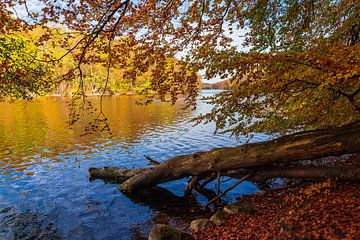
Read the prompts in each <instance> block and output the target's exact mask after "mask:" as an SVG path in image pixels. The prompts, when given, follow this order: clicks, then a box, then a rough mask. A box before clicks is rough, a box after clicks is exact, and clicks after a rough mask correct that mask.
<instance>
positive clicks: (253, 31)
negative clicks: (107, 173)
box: [0, 0, 360, 186]
mask: <svg viewBox="0 0 360 240" xmlns="http://www.w3.org/2000/svg"><path fill="white" fill-rule="evenodd" d="M38 2H40V3H42V4H43V9H42V10H41V11H39V10H38V9H33V10H31V9H29V8H28V7H27V2H26V1H15V0H13V1H6V2H5V4H3V5H2V6H1V10H0V12H1V14H2V16H5V17H3V18H5V19H6V21H3V22H4V23H2V24H3V25H4V26H3V27H2V28H1V29H2V31H4V32H8V31H10V30H11V29H15V28H19V27H23V28H29V27H30V28H31V26H33V25H38V24H40V25H46V24H49V23H54V22H55V23H62V24H65V25H66V26H67V28H68V29H69V34H68V35H67V37H65V38H64V39H65V40H64V41H66V40H67V39H68V38H71V36H72V34H80V35H81V36H82V38H81V40H79V41H78V42H77V43H76V44H74V45H73V46H71V47H70V46H69V52H71V51H75V49H80V52H79V54H78V55H77V61H78V65H77V67H76V69H75V70H76V71H77V73H78V74H77V76H78V77H79V79H80V86H81V83H82V80H83V70H82V65H83V64H84V63H86V62H87V61H90V60H91V61H94V60H93V59H91V56H90V55H89V54H87V53H88V52H89V51H91V50H92V49H94V48H95V47H96V44H95V40H96V39H101V40H103V41H107V43H108V45H107V46H105V49H106V51H107V52H108V60H107V66H108V68H110V67H111V66H112V65H113V64H114V63H120V65H121V63H125V62H126V61H127V59H129V58H130V56H129V54H127V53H128V52H129V49H134V50H135V51H136V53H134V54H135V55H136V58H134V59H136V60H138V59H141V61H136V63H135V64H134V67H132V68H131V69H130V70H129V71H127V74H126V77H127V78H129V79H133V78H134V77H136V76H138V75H139V74H142V73H145V72H148V71H150V72H151V73H152V74H151V76H150V78H151V81H150V86H151V89H152V90H153V91H154V92H156V96H158V97H159V98H160V99H162V100H169V99H168V96H170V100H171V101H173V102H174V101H176V100H177V98H178V97H179V96H180V95H182V94H185V96H186V100H187V101H188V103H189V106H194V104H195V100H196V95H197V84H196V82H197V81H196V79H197V78H196V76H195V75H194V74H189V69H191V70H194V71H200V70H204V71H205V76H206V77H207V78H212V77H215V76H219V77H221V78H223V79H228V78H230V79H231V82H232V85H233V88H232V89H231V90H230V91H226V92H223V93H221V94H218V95H216V96H214V97H210V98H208V100H209V101H210V102H211V103H213V104H214V108H213V110H212V111H211V113H209V114H206V115H203V116H199V117H198V118H197V120H198V121H205V122H209V121H215V122H216V126H217V130H218V131H220V132H221V131H226V132H231V133H233V134H235V135H239V134H249V133H252V132H269V133H289V132H294V131H300V130H319V129H332V128H335V127H341V126H345V125H348V124H352V125H351V126H357V125H356V122H358V121H359V120H360V72H359V69H360V4H359V3H358V1H356V0H340V1H335V0H325V1H317V0H310V1H309V0H279V1H275V0H258V1H245V0H244V1H234V0H215V1H210V0H193V1H190V0H189V1H182V0H170V1H162V0H157V1H155V0H144V1H136V2H135V1H130V0H123V1H119V0H109V1H90V0H83V1H75V0H67V1H65V2H66V4H59V3H57V2H56V1H45V0H44V1H43V0H38ZM14 4H15V5H16V4H17V5H19V6H23V7H24V9H25V10H26V11H25V12H27V14H26V16H25V17H24V18H23V20H24V21H26V22H27V23H25V22H24V21H20V20H19V18H18V17H15V16H14V14H12V13H11V11H9V9H10V7H12V5H14ZM27 24H28V25H27ZM240 35H241V36H240ZM45 36H46V35H45ZM231 36H234V37H237V38H239V37H240V39H242V40H243V42H242V43H237V42H236V41H235V42H234V39H233V38H232V37H231ZM44 38H46V37H44ZM120 38H122V39H126V42H125V43H124V44H122V45H119V44H117V45H115V44H113V42H114V41H113V40H114V39H120ZM241 46H242V47H243V48H241ZM179 53H181V54H182V55H184V57H183V58H182V59H181V61H179V63H180V64H181V67H180V68H178V69H175V68H174V67H171V66H169V64H167V60H166V59H167V58H169V57H174V56H177V55H178V54H179ZM164 66H166V67H164ZM354 129H355V130H356V131H355V134H353V135H351V136H352V137H353V139H352V140H353V142H355V143H358V141H359V132H358V131H357V129H358V128H357V127H355V128H354ZM341 131H342V130H341ZM300 135H301V134H300ZM335 135H336V134H335ZM335 135H332V136H334V137H335ZM316 136H317V135H316V134H315V135H314V139H316V138H315V137H316ZM295 139H296V138H295ZM330 140H331V139H330ZM330 140H329V141H330ZM333 140H335V138H334V139H333ZM339 144H341V143H339ZM342 144H343V143H342ZM302 146H304V147H305V145H302ZM347 151H349V152H358V151H359V149H358V147H357V146H354V148H352V150H350V149H347ZM341 152H342V153H344V152H346V151H345V150H344V151H341ZM331 154H333V152H332V150H331V149H328V148H326V149H323V152H322V154H321V155H331ZM337 154H340V153H339V152H338V153H337ZM304 157H305V156H304ZM279 158H281V157H280V156H279ZM279 160H280V159H279ZM203 161H205V162H206V161H210V160H209V159H208V160H206V159H204V160H203ZM233 161H241V160H240V159H236V158H234V159H233ZM264 164H270V162H264ZM240 165H241V164H240ZM240 165H239V166H240ZM159 166H160V165H159ZM161 166H162V165H161ZM161 166H160V167H161ZM228 167H229V169H230V168H231V167H230V165H228ZM225 168H226V166H225V167H224V168H222V169H215V171H217V170H221V171H223V170H225ZM154 169H159V167H155V168H154ZM151 171H157V170H151ZM204 173H208V170H206V171H204ZM187 174H188V175H192V174H191V171H190V172H188V173H187ZM183 175H184V174H182V175H181V176H183ZM185 175H186V174H185ZM195 175H201V171H198V172H196V174H195ZM144 176H145V175H141V174H140V176H138V177H137V179H140V178H142V177H144ZM158 177H159V178H161V174H160V175H159V176H158ZM130 180H131V179H130ZM154 182H156V181H154ZM128 183H129V182H128ZM125 186H126V184H125Z"/></svg>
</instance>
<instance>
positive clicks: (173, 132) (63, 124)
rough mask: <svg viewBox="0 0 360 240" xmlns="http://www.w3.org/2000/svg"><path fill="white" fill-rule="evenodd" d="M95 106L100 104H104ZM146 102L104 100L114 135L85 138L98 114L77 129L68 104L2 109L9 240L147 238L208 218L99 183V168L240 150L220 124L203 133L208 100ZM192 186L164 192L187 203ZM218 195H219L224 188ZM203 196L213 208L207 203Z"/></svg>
mask: <svg viewBox="0 0 360 240" xmlns="http://www.w3.org/2000/svg"><path fill="white" fill-rule="evenodd" d="M214 93H215V91H202V93H201V94H202V96H208V95H211V94H214ZM89 100H90V101H91V102H93V104H94V106H96V105H97V104H98V102H99V97H90V98H89ZM137 100H138V97H136V96H106V97H104V102H103V106H104V109H103V110H104V113H105V115H106V117H107V118H108V123H109V127H110V129H111V133H112V134H109V133H107V132H104V133H101V132H96V133H93V134H88V135H85V136H84V135H83V133H84V129H85V124H87V121H88V120H89V119H86V118H91V116H88V115H86V116H85V117H84V118H82V119H81V120H80V122H79V123H78V124H77V125H75V126H73V127H71V128H70V127H69V125H68V124H67V121H68V118H69V109H68V105H67V104H68V99H66V98H63V97H41V98H38V99H35V100H34V101H32V102H24V101H17V102H15V103H12V104H10V103H0V239H30V238H31V239H143V238H144V237H146V235H147V234H148V232H149V230H150V229H151V227H152V226H153V224H154V223H157V222H161V223H163V222H165V223H169V224H171V225H177V226H178V225H180V224H181V223H184V222H185V223H186V222H187V221H188V219H186V218H191V217H195V215H196V214H198V212H197V211H196V210H194V209H191V208H187V206H182V205H181V204H180V205H179V206H174V209H176V210H174V209H170V206H171V205H174V202H172V201H173V200H171V199H173V198H171V197H170V198H166V197H164V198H163V201H165V202H162V203H160V202H158V204H156V201H153V202H155V204H154V203H150V202H146V201H142V200H141V199H140V200H139V199H129V198H128V197H126V196H124V195H122V193H121V192H119V190H118V187H119V184H111V183H105V182H104V181H102V180H94V181H90V180H89V175H88V168H89V167H102V166H122V167H143V166H147V165H148V164H149V162H148V161H147V160H146V159H145V158H144V156H143V155H149V156H151V157H152V158H154V159H156V160H158V161H164V160H166V159H168V158H170V157H173V156H176V155H179V154H187V153H192V152H197V151H207V150H210V149H211V148H214V147H224V146H235V145H238V144H240V143H239V142H238V141H237V140H236V139H235V138H233V137H230V136H229V135H214V134H213V132H214V130H215V128H214V125H212V124H209V125H197V126H195V127H194V126H193V125H194V123H193V122H191V119H192V118H193V117H194V116H196V115H197V114H199V113H205V112H208V111H209V110H210V109H211V106H210V105H208V104H205V103H203V102H202V101H201V100H200V99H199V100H198V108H197V109H196V110H194V111H191V110H183V109H182V108H183V106H184V105H183V104H182V103H181V102H180V103H178V104H176V105H175V106H172V105H171V104H169V103H161V102H155V103H153V104H151V105H146V106H145V105H138V104H136V102H137ZM90 120H91V119H90ZM266 139H267V136H266V135H265V134H256V135H255V137H254V138H253V139H252V142H258V141H264V140H266ZM242 140H243V141H245V140H246V139H242ZM231 183H232V181H228V182H226V183H224V184H223V185H222V188H223V189H226V187H227V186H229V185H231ZM186 184H187V181H186V179H182V180H178V181H174V182H170V183H166V184H162V187H164V188H166V189H168V190H171V192H172V193H173V194H174V197H175V199H177V198H178V200H180V201H181V196H182V195H183V190H184V188H185V186H186ZM210 187H212V188H213V189H215V183H213V184H211V186H210ZM254 191H257V188H256V186H255V185H253V184H252V183H249V182H244V183H242V184H240V185H239V186H238V187H237V188H236V189H235V190H233V191H232V192H231V193H230V195H229V196H227V198H226V200H228V201H232V200H233V199H234V198H235V197H237V196H239V195H241V194H251V193H253V192H254ZM195 197H196V200H197V202H198V203H200V204H203V203H206V199H205V198H204V197H203V196H201V195H195ZM150 198H151V197H149V199H150ZM167 199H168V200H167ZM166 201H168V202H166ZM175 202H176V201H175ZM167 206H169V207H167ZM189 209H190V210H189ZM192 212H193V214H194V216H193V215H191V213H192ZM184 219H185V220H184Z"/></svg>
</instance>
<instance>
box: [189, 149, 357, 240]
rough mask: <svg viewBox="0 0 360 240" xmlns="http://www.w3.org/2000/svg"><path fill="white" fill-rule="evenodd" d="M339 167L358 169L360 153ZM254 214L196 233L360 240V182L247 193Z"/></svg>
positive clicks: (245, 199) (233, 216) (243, 199)
mask: <svg viewBox="0 0 360 240" xmlns="http://www.w3.org/2000/svg"><path fill="white" fill-rule="evenodd" d="M336 162H337V164H338V165H342V166H343V165H345V166H346V167H350V168H354V169H355V167H356V166H358V165H360V155H353V156H352V157H351V158H350V159H349V160H348V161H344V160H340V161H336ZM238 202H246V203H247V204H249V205H250V206H251V207H252V209H253V211H252V213H235V214H231V215H227V216H225V217H224V222H223V223H221V224H219V225H216V224H211V226H208V227H206V228H203V229H200V230H198V231H194V232H191V235H192V237H194V239H197V240H201V239H210V240H211V239H214V240H215V239H349V240H350V239H360V183H359V182H340V181H335V180H331V181H330V180H325V181H322V182H313V183H312V182H301V183H300V184H299V185H297V186H290V187H284V188H281V189H277V190H269V191H261V192H259V193H254V194H252V195H243V196H241V197H239V198H238Z"/></svg>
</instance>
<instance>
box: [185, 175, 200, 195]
mask: <svg viewBox="0 0 360 240" xmlns="http://www.w3.org/2000/svg"><path fill="white" fill-rule="evenodd" d="M198 181H199V176H194V177H192V178H191V179H190V180H189V183H188V185H187V187H186V189H185V196H189V195H190V193H191V191H192V190H193V189H194V187H195V186H196V185H197V183H198Z"/></svg>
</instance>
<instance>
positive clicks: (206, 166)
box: [90, 124, 360, 193]
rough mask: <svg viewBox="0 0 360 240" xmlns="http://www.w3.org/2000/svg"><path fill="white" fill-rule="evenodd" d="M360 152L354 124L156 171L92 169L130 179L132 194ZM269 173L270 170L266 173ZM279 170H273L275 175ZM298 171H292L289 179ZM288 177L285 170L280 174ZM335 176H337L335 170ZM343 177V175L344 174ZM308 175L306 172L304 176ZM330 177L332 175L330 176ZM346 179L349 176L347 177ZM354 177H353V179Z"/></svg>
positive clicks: (126, 186)
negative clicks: (212, 176) (172, 183)
mask: <svg viewBox="0 0 360 240" xmlns="http://www.w3.org/2000/svg"><path fill="white" fill-rule="evenodd" d="M357 152H360V124H354V125H351V126H346V127H342V128H337V129H330V130H322V131H311V132H303V133H297V134H293V135H289V136H284V137H280V138H278V139H275V140H271V141H267V142H261V143H253V144H245V145H241V146H237V147H226V148H216V149H212V150H210V151H208V152H197V153H194V154H189V155H181V156H176V157H174V158H171V159H169V160H167V161H165V162H164V163H161V164H159V165H157V166H155V167H152V168H143V169H135V170H133V169H130V170H129V169H127V170H125V169H117V170H115V169H114V168H107V170H106V169H101V170H100V169H97V170H94V169H91V170H90V175H91V176H93V177H94V176H95V175H96V174H99V173H100V172H101V173H102V174H105V175H106V174H107V175H111V174H113V175H114V173H115V175H116V176H117V177H118V178H121V177H124V176H125V177H124V178H123V180H126V178H128V179H127V180H126V181H125V182H124V183H123V184H122V186H121V188H120V189H121V191H123V192H125V193H132V192H134V191H136V190H137V189H139V188H146V187H151V186H155V185H157V184H160V183H163V182H167V181H171V180H175V179H179V178H183V177H186V176H204V175H207V174H209V173H213V172H227V171H229V170H238V169H242V168H246V169H250V170H254V171H256V168H259V167H264V166H271V165H274V164H278V163H289V162H296V161H300V160H312V159H316V158H321V157H326V156H336V155H342V154H345V153H357ZM316 171H318V170H316ZM316 171H314V170H312V171H308V172H307V174H310V173H311V174H310V175H311V176H312V177H316V176H319V177H321V176H325V175H326V174H324V172H323V171H328V170H324V169H323V171H320V170H319V171H318V172H317V173H316V174H315V172H316ZM265 172H266V171H265ZM274 172H275V171H274V170H272V174H271V175H274V174H273V173H274ZM290 172H292V175H294V173H295V172H296V171H294V170H292V171H290V170H288V171H287V172H286V173H287V174H288V175H287V176H290V175H291V174H290ZM278 173H279V174H280V175H281V174H282V175H284V171H282V172H278ZM328 173H331V174H330V175H331V176H334V175H335V176H337V175H338V174H339V173H336V174H333V173H335V171H334V170H331V171H330V172H328ZM296 174H297V175H299V173H296ZM341 174H343V173H341ZM303 175H304V176H305V175H306V174H305V172H304V174H303ZM328 175H329V174H328ZM344 176H348V175H347V174H345V175H344ZM352 177H353V176H352Z"/></svg>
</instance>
